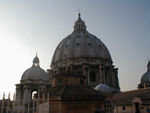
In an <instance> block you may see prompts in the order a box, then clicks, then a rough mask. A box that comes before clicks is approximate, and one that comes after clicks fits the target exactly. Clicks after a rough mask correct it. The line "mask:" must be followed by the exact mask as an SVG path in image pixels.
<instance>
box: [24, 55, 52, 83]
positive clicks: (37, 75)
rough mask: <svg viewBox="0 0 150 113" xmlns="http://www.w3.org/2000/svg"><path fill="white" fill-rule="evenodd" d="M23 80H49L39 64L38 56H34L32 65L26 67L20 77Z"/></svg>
mask: <svg viewBox="0 0 150 113" xmlns="http://www.w3.org/2000/svg"><path fill="white" fill-rule="evenodd" d="M25 80H43V81H49V77H48V75H47V74H46V72H45V71H44V70H43V69H42V68H41V67H40V66H39V58H38V57H37V56H36V57H35V58H34V59H33V65H32V67H31V68H29V69H27V70H26V71H25V72H24V73H23V75H22V78H21V81H25Z"/></svg>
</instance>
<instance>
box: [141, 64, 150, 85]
mask: <svg viewBox="0 0 150 113" xmlns="http://www.w3.org/2000/svg"><path fill="white" fill-rule="evenodd" d="M148 82H150V61H149V62H148V64H147V72H146V73H144V74H143V76H142V78H141V83H148Z"/></svg>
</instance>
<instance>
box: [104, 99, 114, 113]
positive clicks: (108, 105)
mask: <svg viewBox="0 0 150 113" xmlns="http://www.w3.org/2000/svg"><path fill="white" fill-rule="evenodd" d="M104 110H105V112H106V113H112V111H113V109H112V105H111V103H110V102H109V101H105V103H104Z"/></svg>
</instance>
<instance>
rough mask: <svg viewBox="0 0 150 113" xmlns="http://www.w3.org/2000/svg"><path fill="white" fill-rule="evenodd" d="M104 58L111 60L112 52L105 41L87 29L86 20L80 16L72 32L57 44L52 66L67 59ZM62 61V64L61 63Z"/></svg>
mask: <svg viewBox="0 0 150 113" xmlns="http://www.w3.org/2000/svg"><path fill="white" fill-rule="evenodd" d="M79 58H83V59H104V60H109V61H110V62H112V60H111V56H110V53H109V51H108V49H107V47H106V46H105V45H104V43H103V42H102V41H101V40H100V39H99V38H97V37H96V36H94V35H93V34H91V33H89V32H88V31H87V30H86V25H85V23H84V21H83V20H82V19H81V18H80V14H79V18H78V20H77V21H76V22H75V25H74V31H73V32H72V34H70V35H69V36H67V37H66V38H64V39H63V40H62V41H61V42H60V43H59V45H58V46H57V48H56V50H55V52H54V55H53V58H52V62H51V67H53V66H54V65H55V64H57V65H60V66H61V64H62V62H63V61H64V62H65V60H66V59H67V60H71V61H74V62H77V61H75V60H76V59H79ZM59 63H60V64H59Z"/></svg>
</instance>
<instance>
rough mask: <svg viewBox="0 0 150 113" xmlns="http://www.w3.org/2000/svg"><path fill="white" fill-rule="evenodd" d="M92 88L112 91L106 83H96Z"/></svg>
mask: <svg viewBox="0 0 150 113" xmlns="http://www.w3.org/2000/svg"><path fill="white" fill-rule="evenodd" d="M94 89H95V90H98V91H101V92H103V93H111V92H112V90H111V88H110V87H109V86H108V85H107V84H98V85H97V86H96V87H95V88H94Z"/></svg>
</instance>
